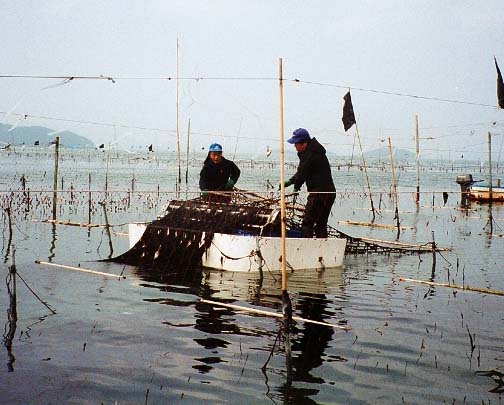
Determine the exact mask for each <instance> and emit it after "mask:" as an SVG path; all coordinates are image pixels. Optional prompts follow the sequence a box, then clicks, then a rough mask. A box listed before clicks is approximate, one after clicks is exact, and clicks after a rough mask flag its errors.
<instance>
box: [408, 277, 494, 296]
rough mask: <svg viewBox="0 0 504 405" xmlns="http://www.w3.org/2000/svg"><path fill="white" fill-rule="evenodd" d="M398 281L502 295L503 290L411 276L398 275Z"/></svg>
mask: <svg viewBox="0 0 504 405" xmlns="http://www.w3.org/2000/svg"><path fill="white" fill-rule="evenodd" d="M399 281H407V282H410V283H420V284H427V285H431V286H437V287H447V288H455V289H457V290H464V291H474V292H481V293H485V294H492V295H502V296H504V291H499V290H490V289H488V288H479V287H469V286H467V285H456V284H446V283H435V282H433V281H424V280H415V279H412V278H405V277H399Z"/></svg>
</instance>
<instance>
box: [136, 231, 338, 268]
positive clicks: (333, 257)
mask: <svg viewBox="0 0 504 405" xmlns="http://www.w3.org/2000/svg"><path fill="white" fill-rule="evenodd" d="M146 227H147V225H146V224H136V223H133V224H129V242H130V248H131V247H133V246H134V245H135V244H136V243H137V242H138V241H139V240H140V238H141V237H142V235H143V233H144V231H145V229H146ZM345 247H346V239H343V238H327V239H325V238H312V239H308V238H287V239H286V252H287V254H286V256H287V269H288V270H299V269H323V268H333V267H339V266H341V265H342V264H343V258H344V255H345ZM281 260H282V259H281V238H279V237H263V236H247V235H229V234H223V233H215V234H214V237H213V241H212V244H211V246H210V247H209V248H208V249H207V251H206V252H205V254H203V258H202V264H203V266H204V267H208V268H212V269H218V270H226V271H240V272H257V271H260V270H261V269H262V270H264V271H268V270H269V271H279V270H281V269H282V262H281Z"/></svg>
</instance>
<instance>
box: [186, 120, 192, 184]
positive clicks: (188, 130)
mask: <svg viewBox="0 0 504 405" xmlns="http://www.w3.org/2000/svg"><path fill="white" fill-rule="evenodd" d="M190 135H191V118H189V122H188V123H187V148H186V170H185V182H186V184H187V183H188V182H189V139H190Z"/></svg>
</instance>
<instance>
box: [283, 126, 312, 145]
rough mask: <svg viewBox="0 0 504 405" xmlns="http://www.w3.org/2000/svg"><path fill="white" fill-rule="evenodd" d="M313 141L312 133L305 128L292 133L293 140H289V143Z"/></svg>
mask: <svg viewBox="0 0 504 405" xmlns="http://www.w3.org/2000/svg"><path fill="white" fill-rule="evenodd" d="M309 139H311V138H310V133H309V132H308V131H307V130H306V129H304V128H298V129H296V130H295V131H294V132H293V133H292V138H290V139H287V142H289V143H298V142H303V141H307V140H309Z"/></svg>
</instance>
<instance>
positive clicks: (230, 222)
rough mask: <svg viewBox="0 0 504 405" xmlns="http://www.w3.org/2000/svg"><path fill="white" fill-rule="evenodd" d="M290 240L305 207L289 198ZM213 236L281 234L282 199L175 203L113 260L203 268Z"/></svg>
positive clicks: (356, 247) (220, 196)
mask: <svg viewBox="0 0 504 405" xmlns="http://www.w3.org/2000/svg"><path fill="white" fill-rule="evenodd" d="M286 208H287V210H286V214H287V215H286V221H287V237H300V236H301V221H302V216H303V212H304V205H303V204H300V203H298V202H296V195H289V196H287V204H286ZM214 233H225V234H234V235H258V236H280V235H281V226H280V206H279V199H278V198H271V199H268V198H264V197H262V196H259V195H257V194H254V193H249V192H243V191H240V192H234V193H229V194H228V193H214V194H209V195H207V196H205V197H199V198H195V199H190V200H172V201H170V203H169V204H168V205H167V206H166V208H165V209H164V214H163V216H161V217H159V218H158V219H156V220H155V221H153V222H151V223H149V224H148V225H147V228H146V230H145V232H144V233H143V235H142V237H141V238H140V240H139V241H138V242H137V243H136V244H135V245H134V246H133V247H132V248H131V249H130V250H129V251H127V252H126V253H124V254H122V255H120V256H118V257H115V258H112V259H110V260H111V261H115V262H120V263H125V264H130V265H136V266H142V267H144V266H148V267H164V268H166V267H171V268H174V269H176V268H177V267H192V266H197V265H200V264H201V261H202V257H203V255H204V253H205V251H206V250H207V249H208V248H209V247H210V245H211V243H212V240H213V236H214ZM328 234H329V237H339V238H345V239H346V240H347V245H346V251H345V253H347V254H349V253H351V254H352V253H353V254H362V253H393V252H401V253H403V252H408V253H422V252H432V251H433V249H435V246H433V245H432V244H425V245H419V244H406V243H399V242H394V241H376V240H371V239H366V238H358V237H352V236H350V235H347V234H345V233H343V232H341V231H339V230H337V229H335V228H333V227H328Z"/></svg>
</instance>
